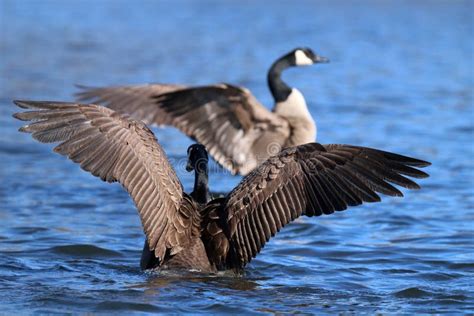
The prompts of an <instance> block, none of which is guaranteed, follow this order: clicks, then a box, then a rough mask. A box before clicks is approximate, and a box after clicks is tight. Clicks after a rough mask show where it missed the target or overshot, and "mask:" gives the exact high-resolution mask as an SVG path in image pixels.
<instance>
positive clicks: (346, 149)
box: [210, 143, 430, 268]
mask: <svg viewBox="0 0 474 316" xmlns="http://www.w3.org/2000/svg"><path fill="white" fill-rule="evenodd" d="M429 164H430V163H428V162H425V161H422V160H418V159H413V158H409V157H405V156H401V155H397V154H394V153H389V152H384V151H381V150H377V149H371V148H365V147H356V146H349V145H321V144H318V143H309V144H305V145H301V146H298V147H292V148H288V149H285V150H283V151H282V152H281V153H280V154H279V155H277V156H274V157H271V158H270V159H268V160H267V162H265V163H263V164H262V165H260V166H259V167H258V168H257V169H256V170H254V171H253V172H252V173H251V174H250V175H248V176H247V177H245V178H244V179H243V180H242V182H241V183H240V184H239V185H238V186H237V187H236V188H235V189H234V190H233V191H232V192H231V193H230V194H229V196H228V198H227V200H226V201H225V203H224V204H222V206H223V211H222V212H223V215H222V216H224V221H225V222H226V223H227V224H226V227H225V229H224V230H227V231H226V232H225V233H226V235H227V236H228V238H229V244H230V249H229V256H230V258H228V259H227V262H228V263H227V264H228V265H234V266H233V267H234V268H235V267H236V268H242V267H243V266H245V265H246V264H247V263H248V262H250V260H251V259H252V258H253V257H255V255H256V254H257V253H258V252H259V251H260V250H261V249H262V248H263V246H264V245H265V243H266V242H267V241H268V240H269V239H270V237H272V236H274V235H275V234H276V233H277V232H278V231H279V230H280V229H281V228H282V227H283V226H284V225H286V224H287V223H289V222H291V221H292V220H294V219H295V218H297V217H299V216H301V215H306V216H319V215H322V214H331V213H333V212H334V211H342V210H345V209H346V208H347V207H348V206H355V205H359V204H362V203H363V202H378V201H380V197H379V196H378V194H377V193H383V194H386V195H391V196H403V195H402V193H401V192H400V191H399V190H398V189H397V188H395V187H394V186H392V185H391V184H390V182H391V183H394V184H397V185H400V186H402V187H405V188H408V189H418V188H419V186H418V184H416V183H415V182H413V181H412V180H410V179H408V178H406V177H404V176H403V175H407V176H410V177H414V178H424V177H427V176H428V175H427V174H426V173H424V172H422V171H420V170H418V169H416V168H414V167H425V166H428V165H429ZM210 228H211V227H210ZM214 231H217V230H216V229H214ZM214 235H216V236H218V235H217V234H214ZM219 237H221V236H219Z"/></svg>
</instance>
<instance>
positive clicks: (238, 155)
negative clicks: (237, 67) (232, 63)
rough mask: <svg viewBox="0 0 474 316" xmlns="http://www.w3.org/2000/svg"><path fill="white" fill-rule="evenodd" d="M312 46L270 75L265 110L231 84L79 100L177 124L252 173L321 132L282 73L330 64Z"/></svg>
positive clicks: (121, 90)
mask: <svg viewBox="0 0 474 316" xmlns="http://www.w3.org/2000/svg"><path fill="white" fill-rule="evenodd" d="M328 61H329V60H328V59H327V58H325V57H322V56H319V55H318V54H316V53H314V52H313V51H312V50H311V49H310V48H306V47H301V48H296V49H294V50H292V51H291V52H289V53H287V54H285V55H284V56H282V57H280V58H279V59H278V60H276V61H275V62H274V63H273V64H272V66H271V67H270V70H269V71H268V76H267V79H268V86H269V88H270V91H271V93H272V95H273V98H274V101H275V105H274V108H273V110H272V111H269V110H268V109H267V108H266V107H264V106H263V105H262V104H261V103H260V102H259V101H258V100H257V99H256V98H255V97H254V96H253V94H252V93H251V92H250V91H249V90H248V89H246V88H243V87H238V86H234V85H230V84H225V83H223V84H214V85H207V86H183V85H169V84H146V85H134V86H133V85H132V86H117V87H103V88H88V87H85V86H79V88H81V89H82V91H81V92H78V93H77V94H76V97H77V100H78V101H79V102H89V103H95V104H101V105H105V106H107V107H109V108H111V109H113V110H115V111H118V112H120V113H126V114H130V115H131V116H132V117H133V118H135V119H137V120H141V121H144V122H145V123H147V124H156V125H172V126H174V127H177V128H178V129H179V130H181V131H182V132H183V133H185V134H186V135H187V136H190V137H191V138H192V139H194V140H196V141H197V142H199V143H201V144H203V145H204V146H205V147H206V148H207V150H208V151H209V154H210V155H211V156H212V157H213V158H214V159H215V160H216V161H217V163H218V164H220V165H221V166H223V167H224V168H226V169H228V170H229V171H230V172H231V173H232V174H237V173H238V174H241V175H247V174H248V173H249V172H250V171H252V170H253V169H254V168H255V167H256V166H258V165H259V164H260V163H261V162H263V161H265V160H266V159H267V158H269V157H270V156H272V155H274V154H276V153H278V152H279V151H280V150H281V149H282V148H285V147H292V146H297V145H301V144H305V143H309V142H314V141H316V134H317V128H316V123H315V121H314V120H313V118H312V116H311V114H310V113H309V111H308V107H307V105H306V101H305V99H304V97H303V95H302V94H301V92H300V91H299V90H298V89H296V88H291V87H289V86H288V85H287V84H286V83H285V82H284V81H283V80H282V78H281V75H282V72H283V71H284V70H285V69H287V68H289V67H293V66H308V65H313V64H318V63H327V62H328Z"/></svg>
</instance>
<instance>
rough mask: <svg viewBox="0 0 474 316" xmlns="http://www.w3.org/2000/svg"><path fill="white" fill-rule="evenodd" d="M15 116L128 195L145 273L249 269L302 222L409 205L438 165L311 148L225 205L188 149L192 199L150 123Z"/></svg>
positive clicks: (88, 111)
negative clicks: (377, 206)
mask: <svg viewBox="0 0 474 316" xmlns="http://www.w3.org/2000/svg"><path fill="white" fill-rule="evenodd" d="M15 104H16V105H18V106H19V107H21V108H24V109H27V110H28V111H23V112H20V113H16V114H14V117H15V118H17V119H19V120H22V121H30V123H29V124H27V125H24V126H23V127H21V128H20V131H22V132H27V133H31V134H32V136H33V138H34V139H36V140H38V141H40V142H44V143H53V142H60V144H59V145H58V146H56V147H55V148H54V151H55V152H57V153H59V154H62V155H65V156H68V157H69V158H70V159H71V160H73V161H74V162H76V163H78V164H79V165H80V166H81V168H82V169H84V170H86V171H88V172H90V173H91V174H92V175H94V176H96V177H99V178H101V179H102V180H103V181H107V182H119V183H120V184H121V185H122V186H123V187H124V188H125V189H126V190H127V192H128V193H129V194H130V196H131V197H132V199H133V201H134V202H135V206H136V208H137V210H138V213H139V215H140V219H141V223H142V225H143V229H144V232H145V235H146V240H147V242H146V244H145V246H146V247H145V249H144V250H145V251H144V252H143V256H142V262H141V264H142V267H143V268H180V269H195V270H200V271H202V272H216V271H219V270H226V269H232V270H235V271H239V270H241V269H243V268H244V267H245V266H246V265H247V264H248V263H249V262H250V261H251V260H252V258H254V257H255V256H256V255H257V253H259V252H260V250H261V249H262V248H263V247H264V245H265V243H266V242H267V241H268V240H269V239H270V238H271V237H272V236H274V235H275V234H276V233H277V232H278V231H280V229H281V228H282V227H283V226H285V225H286V224H288V223H289V222H291V221H293V220H294V219H296V218H297V217H299V216H301V215H306V216H319V215H322V214H331V213H333V212H335V211H342V210H344V209H346V208H347V207H348V206H356V205H359V204H362V203H363V202H378V201H380V197H379V195H378V194H377V193H383V194H386V195H390V196H403V195H402V193H401V192H400V191H399V190H398V189H397V188H395V187H394V186H393V185H392V184H390V183H394V184H397V185H400V186H402V187H405V188H408V189H419V186H418V184H416V183H415V182H413V181H412V180H410V179H408V178H407V177H405V176H410V177H414V178H425V177H427V176H428V175H427V174H426V173H424V172H422V171H420V170H418V169H417V168H416V167H418V168H421V167H425V166H428V165H429V164H430V163H428V162H426V161H422V160H418V159H414V158H410V157H405V156H402V155H398V154H395V153H390V152H385V151H381V150H377V149H371V148H366V147H358V146H350V145H321V144H319V143H307V144H304V145H299V146H296V147H289V148H286V149H284V150H282V151H281V152H279V153H278V154H276V155H275V156H272V157H270V158H269V159H268V160H267V161H265V162H264V163H262V164H261V165H260V166H259V167H258V168H256V169H255V170H254V171H253V172H251V173H250V174H249V175H248V176H246V177H244V178H243V179H242V181H241V182H240V184H238V185H237V187H236V188H235V189H233V190H232V191H231V192H230V193H229V194H228V195H227V196H226V197H224V198H218V199H214V200H211V198H210V195H209V189H208V184H207V182H208V179H207V153H206V150H205V148H204V146H202V145H193V146H191V147H190V148H189V149H188V170H194V172H195V178H196V181H195V187H194V190H193V193H192V194H191V195H188V194H186V193H185V192H183V186H182V184H181V182H180V181H179V179H178V178H177V176H176V173H175V171H174V170H173V168H172V166H171V164H170V163H169V161H168V159H167V157H166V155H165V153H164V151H163V149H162V148H161V146H160V145H159V144H158V142H157V139H156V138H155V136H154V135H153V133H152V131H151V130H150V129H148V128H147V127H146V125H145V124H144V123H142V122H139V121H136V120H134V119H132V118H129V117H128V116H123V115H121V114H119V113H117V112H115V111H113V110H111V109H109V108H106V107H103V106H99V105H87V104H74V103H62V102H34V101H15Z"/></svg>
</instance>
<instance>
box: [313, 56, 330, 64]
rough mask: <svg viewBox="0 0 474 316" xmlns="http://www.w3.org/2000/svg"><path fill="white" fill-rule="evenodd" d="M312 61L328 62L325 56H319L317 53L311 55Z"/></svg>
mask: <svg viewBox="0 0 474 316" xmlns="http://www.w3.org/2000/svg"><path fill="white" fill-rule="evenodd" d="M313 61H314V63H315V64H316V63H328V62H329V58H326V57H323V56H319V55H314V57H313Z"/></svg>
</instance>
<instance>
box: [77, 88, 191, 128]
mask: <svg viewBox="0 0 474 316" xmlns="http://www.w3.org/2000/svg"><path fill="white" fill-rule="evenodd" d="M77 87H78V88H79V89H81V91H79V92H77V93H76V94H75V96H76V99H77V100H78V101H79V102H86V103H94V104H100V105H103V106H106V107H108V108H110V109H112V110H114V111H116V112H118V113H122V114H128V115H130V116H131V117H133V118H134V119H136V120H138V121H143V122H145V123H146V124H148V125H151V124H157V125H165V124H168V123H167V122H168V121H169V118H167V114H166V112H164V111H162V110H161V109H160V107H159V106H157V104H156V101H155V99H154V97H155V96H157V95H161V94H164V93H169V92H173V91H177V90H182V89H185V88H186V86H183V85H175V84H142V85H131V86H113V87H101V88H95V87H87V86H82V85H78V86H77Z"/></svg>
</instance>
